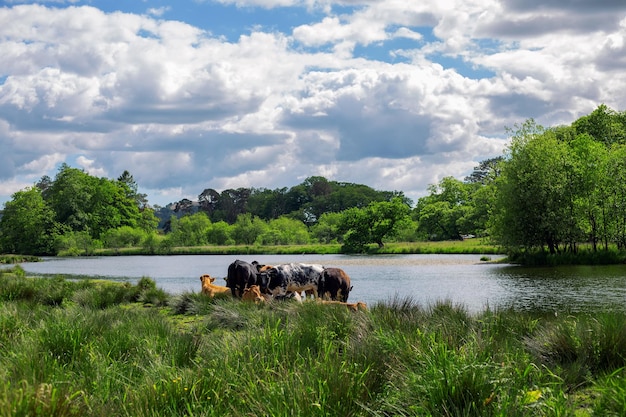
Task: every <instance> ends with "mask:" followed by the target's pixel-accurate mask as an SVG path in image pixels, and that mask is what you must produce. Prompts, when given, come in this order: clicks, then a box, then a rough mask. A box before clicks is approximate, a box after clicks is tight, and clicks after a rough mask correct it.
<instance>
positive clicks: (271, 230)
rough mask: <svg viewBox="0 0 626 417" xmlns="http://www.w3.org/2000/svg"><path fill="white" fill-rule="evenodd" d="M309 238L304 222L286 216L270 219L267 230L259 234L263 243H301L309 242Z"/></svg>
mask: <svg viewBox="0 0 626 417" xmlns="http://www.w3.org/2000/svg"><path fill="white" fill-rule="evenodd" d="M309 240H310V239H309V232H308V230H307V228H306V226H305V225H304V223H302V222H301V221H299V220H295V219H291V218H289V217H286V216H282V217H279V218H278V219H273V220H270V221H269V223H268V228H267V230H266V231H265V232H264V233H263V234H261V235H260V236H259V242H260V243H261V244H263V245H292V244H299V245H301V244H306V243H309Z"/></svg>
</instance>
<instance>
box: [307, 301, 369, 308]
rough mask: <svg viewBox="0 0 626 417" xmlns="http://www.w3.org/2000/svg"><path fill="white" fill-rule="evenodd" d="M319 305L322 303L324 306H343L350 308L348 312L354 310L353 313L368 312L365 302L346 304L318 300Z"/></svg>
mask: <svg viewBox="0 0 626 417" xmlns="http://www.w3.org/2000/svg"><path fill="white" fill-rule="evenodd" d="M317 302H318V303H322V304H332V305H342V306H346V307H347V308H348V310H352V311H359V310H361V311H367V304H365V303H364V302H363V301H359V302H356V303H344V302H343V301H328V300H318V301H317Z"/></svg>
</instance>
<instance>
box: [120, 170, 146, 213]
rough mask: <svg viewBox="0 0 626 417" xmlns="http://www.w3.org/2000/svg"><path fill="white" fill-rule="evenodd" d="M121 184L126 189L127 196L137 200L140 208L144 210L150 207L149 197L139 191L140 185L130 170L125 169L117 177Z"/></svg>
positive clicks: (136, 202)
mask: <svg viewBox="0 0 626 417" xmlns="http://www.w3.org/2000/svg"><path fill="white" fill-rule="evenodd" d="M117 182H118V183H119V185H120V186H121V187H122V188H123V189H124V193H125V195H126V198H128V199H130V200H132V201H134V202H135V204H136V205H137V207H138V208H139V209H140V210H142V211H143V210H144V209H146V208H147V207H148V199H147V195H146V194H142V193H140V192H139V191H137V190H138V189H139V186H138V185H137V182H136V181H135V179H134V178H133V176H132V175H131V174H130V172H128V171H126V170H125V171H124V172H123V173H122V175H120V176H119V177H118V179H117Z"/></svg>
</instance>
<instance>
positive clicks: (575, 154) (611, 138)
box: [491, 106, 626, 254]
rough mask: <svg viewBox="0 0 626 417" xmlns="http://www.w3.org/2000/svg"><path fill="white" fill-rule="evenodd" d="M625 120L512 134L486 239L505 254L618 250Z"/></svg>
mask: <svg viewBox="0 0 626 417" xmlns="http://www.w3.org/2000/svg"><path fill="white" fill-rule="evenodd" d="M625 143H626V114H625V113H618V112H614V111H612V110H610V109H608V108H607V107H606V106H600V107H598V109H596V110H595V111H594V112H593V113H592V114H590V115H589V116H584V117H582V118H580V119H578V120H577V121H575V122H574V123H572V125H571V126H569V127H567V126H562V127H557V128H549V129H546V128H543V127H541V126H538V125H536V124H535V123H534V121H533V120H529V121H527V122H526V123H524V124H523V125H522V126H517V130H516V131H514V132H513V135H512V140H511V144H510V146H509V148H508V150H507V154H506V155H505V161H504V162H503V164H502V165H501V166H502V174H501V176H500V177H499V178H498V180H497V181H496V204H495V207H494V216H493V217H492V219H491V222H492V225H493V235H494V237H495V238H496V239H497V241H498V243H500V244H502V245H503V246H505V247H507V248H508V250H509V251H510V252H512V253H513V252H519V251H524V252H528V253H532V252H534V251H537V250H538V251H543V250H545V249H547V251H548V252H549V253H550V254H562V253H564V252H571V253H577V252H578V250H579V246H580V243H581V242H589V243H590V244H591V245H592V248H593V250H594V251H596V250H598V249H599V248H602V249H603V250H604V251H609V250H610V247H611V245H616V246H617V248H618V249H619V250H624V249H626V205H625V204H624V201H626V186H625V185H624V184H625V183H626V145H625Z"/></svg>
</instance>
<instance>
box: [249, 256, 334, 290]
mask: <svg viewBox="0 0 626 417" xmlns="http://www.w3.org/2000/svg"><path fill="white" fill-rule="evenodd" d="M323 272H324V267H323V266H321V265H309V264H299V263H290V264H283V265H276V266H273V267H271V268H269V269H267V270H266V271H264V272H262V273H261V274H260V276H261V277H262V279H263V280H264V281H266V282H267V289H268V290H269V291H270V292H271V294H272V295H273V296H285V295H286V294H287V293H288V292H294V293H298V294H300V293H302V291H310V292H312V293H313V296H314V297H315V298H317V296H318V286H319V283H320V279H321V277H322V273H323Z"/></svg>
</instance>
